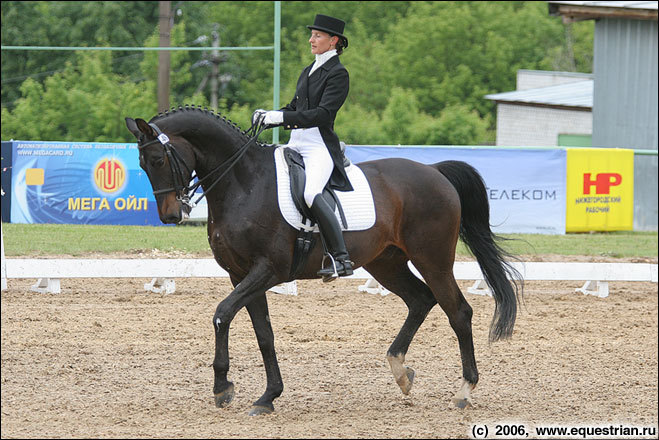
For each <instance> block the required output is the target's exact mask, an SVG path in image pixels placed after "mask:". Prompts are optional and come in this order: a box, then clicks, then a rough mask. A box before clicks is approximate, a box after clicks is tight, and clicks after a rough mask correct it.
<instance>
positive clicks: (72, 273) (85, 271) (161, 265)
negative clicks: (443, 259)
mask: <svg viewBox="0 0 659 440" xmlns="http://www.w3.org/2000/svg"><path fill="white" fill-rule="evenodd" d="M411 267H412V269H413V271H414V272H415V273H416V275H417V276H419V274H418V272H416V269H415V268H414V267H413V266H411ZM515 267H516V268H517V269H518V270H519V271H520V273H521V274H522V276H523V277H524V279H525V280H527V281H531V280H563V281H581V282H585V283H584V284H583V285H582V286H581V287H579V288H576V289H575V291H577V292H582V293H584V294H590V295H596V296H599V297H602V298H604V297H607V296H608V295H609V286H608V283H609V281H651V282H655V283H656V282H657V265H656V264H647V263H549V262H526V263H515ZM453 271H454V274H455V278H456V279H458V280H474V284H473V286H472V287H470V288H469V289H467V290H468V292H469V293H473V294H486V295H487V294H490V293H489V290H488V288H487V285H486V284H485V282H484V281H483V275H482V273H481V271H480V268H479V267H478V264H477V263H476V262H456V263H455V265H454V266H453ZM215 277H228V274H227V272H226V271H224V270H223V269H222V268H221V267H220V266H218V265H217V263H216V262H215V260H213V259H212V258H208V259H187V258H172V259H77V258H72V259H24V258H9V259H7V258H3V259H2V289H3V290H4V289H5V288H6V285H7V279H14V278H36V279H37V280H38V281H37V282H36V284H34V285H33V286H32V290H34V291H36V292H41V293H60V292H61V288H60V280H61V279H62V278H147V279H149V278H150V279H151V282H149V283H145V284H144V288H145V289H146V290H147V291H152V292H157V293H164V294H170V293H174V292H175V290H176V283H175V279H176V278H215ZM419 277H420V276H419ZM348 278H353V279H364V280H366V281H365V283H364V284H363V285H361V286H359V290H360V291H363V292H368V293H375V294H381V295H386V294H388V293H390V292H389V291H387V290H386V289H385V288H383V287H382V286H381V285H380V284H379V283H377V281H375V280H374V279H373V277H372V276H371V275H370V274H369V273H368V272H367V271H366V270H364V269H363V268H359V269H357V270H356V271H355V273H354V275H352V276H350V277H348ZM420 278H421V277H420ZM272 290H273V291H275V292H277V293H285V294H291V295H297V284H296V283H295V281H292V282H290V283H284V284H281V285H279V286H276V287H274V288H273V289H272Z"/></svg>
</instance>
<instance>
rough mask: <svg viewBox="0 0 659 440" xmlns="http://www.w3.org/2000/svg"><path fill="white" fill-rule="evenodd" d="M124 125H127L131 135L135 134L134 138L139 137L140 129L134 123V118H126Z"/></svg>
mask: <svg viewBox="0 0 659 440" xmlns="http://www.w3.org/2000/svg"><path fill="white" fill-rule="evenodd" d="M126 127H128V131H130V132H131V133H133V136H135V138H136V139H139V138H140V130H139V129H138V128H137V124H136V123H135V119H133V118H126Z"/></svg>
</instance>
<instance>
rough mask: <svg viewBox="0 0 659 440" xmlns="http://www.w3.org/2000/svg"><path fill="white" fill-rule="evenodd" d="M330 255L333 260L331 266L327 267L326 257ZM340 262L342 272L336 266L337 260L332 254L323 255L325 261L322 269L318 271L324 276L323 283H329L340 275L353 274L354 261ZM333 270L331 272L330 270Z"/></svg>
mask: <svg viewBox="0 0 659 440" xmlns="http://www.w3.org/2000/svg"><path fill="white" fill-rule="evenodd" d="M327 257H329V259H330V261H331V262H332V265H331V266H328V267H325V258H327ZM339 263H341V266H342V268H341V273H339V271H338V269H337V268H336V260H335V259H334V257H333V256H332V254H329V253H327V254H325V255H323V262H322V264H321V267H322V269H320V270H319V271H318V273H317V275H319V276H322V277H323V283H329V282H331V281H334V280H335V279H337V278H338V277H340V276H342V277H345V276H350V275H352V274H353V271H352V261H350V260H339ZM330 270H331V271H332V272H331V273H330V272H329V271H330Z"/></svg>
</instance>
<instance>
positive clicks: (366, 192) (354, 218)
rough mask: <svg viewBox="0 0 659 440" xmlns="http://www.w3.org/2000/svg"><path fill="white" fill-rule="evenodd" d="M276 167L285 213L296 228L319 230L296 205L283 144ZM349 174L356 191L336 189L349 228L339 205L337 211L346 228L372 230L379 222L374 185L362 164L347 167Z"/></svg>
mask: <svg viewBox="0 0 659 440" xmlns="http://www.w3.org/2000/svg"><path fill="white" fill-rule="evenodd" d="M275 168H276V169H277V198H278V200H279V210H280V211H281V215H282V216H283V217H284V219H286V222H288V224H289V225H291V226H293V227H294V228H295V229H305V230H313V231H314V232H318V226H314V227H313V228H311V227H310V226H309V221H308V220H307V223H306V224H304V223H302V214H300V211H298V209H297V208H296V207H295V203H294V202H293V197H292V196H291V181H290V177H289V174H288V165H287V164H286V159H284V148H283V147H277V148H276V149H275ZM346 174H347V175H348V179H349V180H350V183H351V184H352V187H353V188H354V189H355V190H354V191H336V195H337V196H338V198H339V200H340V201H341V206H343V212H344V214H345V216H346V220H347V222H348V229H343V225H342V224H341V216H340V214H339V210H338V207H337V208H336V209H335V210H334V213H335V214H336V218H337V219H338V220H339V224H340V225H341V228H342V229H343V230H344V231H362V230H364V229H368V228H370V227H371V226H373V225H374V224H375V203H374V202H373V194H372V193H371V187H370V186H369V184H368V180H366V176H364V172H363V171H362V170H361V169H360V168H359V167H358V166H356V165H352V164H351V165H350V166H349V167H348V168H346Z"/></svg>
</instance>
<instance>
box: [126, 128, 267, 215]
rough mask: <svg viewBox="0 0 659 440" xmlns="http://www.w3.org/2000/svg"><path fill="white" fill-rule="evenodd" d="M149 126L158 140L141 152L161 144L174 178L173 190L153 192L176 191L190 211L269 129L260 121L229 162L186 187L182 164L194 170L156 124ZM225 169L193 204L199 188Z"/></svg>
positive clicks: (141, 146) (249, 131) (146, 144)
mask: <svg viewBox="0 0 659 440" xmlns="http://www.w3.org/2000/svg"><path fill="white" fill-rule="evenodd" d="M149 125H150V126H151V128H153V129H154V130H155V132H156V134H157V137H156V139H154V140H152V141H149V142H147V143H145V144H143V145H138V149H140V150H141V149H142V148H145V147H147V146H149V145H153V144H155V143H158V142H160V144H161V145H162V146H163V148H164V150H165V154H166V155H167V159H168V160H169V167H170V169H171V172H172V177H173V178H174V187H173V188H165V189H159V190H156V191H153V194H154V195H157V194H162V193H166V192H170V191H176V199H177V200H179V201H180V202H181V203H183V204H185V205H187V206H188V207H190V209H192V208H194V207H195V206H196V205H197V203H199V201H200V200H201V199H203V198H204V197H206V194H207V193H208V192H210V190H212V189H213V188H214V187H215V185H217V184H218V183H219V182H220V180H222V178H223V177H224V176H225V175H226V174H227V173H228V172H229V171H230V170H231V168H233V167H234V166H235V165H236V163H238V161H239V160H240V159H241V158H242V157H243V156H244V155H245V153H246V152H247V149H248V148H249V147H250V145H252V144H253V143H255V141H256V139H258V137H259V135H260V134H261V133H262V132H263V130H265V129H266V128H268V126H267V125H265V124H262V123H261V122H260V121H258V122H257V123H254V124H252V126H251V127H250V128H249V130H247V131H246V132H245V134H247V135H248V136H251V137H250V138H249V140H248V141H247V142H246V143H245V144H243V145H242V146H241V147H240V148H239V149H238V150H236V152H235V153H233V154H232V155H231V157H229V158H228V159H227V160H225V161H224V162H222V163H221V164H220V165H218V166H217V167H215V168H214V169H213V170H211V171H210V172H209V173H208V174H207V175H206V177H204V178H202V179H197V182H195V183H193V184H192V185H188V186H185V185H184V184H183V178H182V175H183V173H182V172H181V163H183V166H185V168H186V170H187V171H189V172H191V171H192V170H191V169H190V167H188V165H187V164H186V163H185V161H184V160H183V158H182V157H181V155H180V154H179V153H178V152H177V151H176V149H175V148H174V146H173V145H172V144H171V143H170V142H169V137H168V136H167V135H166V134H165V133H163V132H162V131H161V130H160V128H158V126H157V125H156V124H155V123H153V122H150V123H149ZM223 167H227V168H226V169H225V170H224V172H222V174H220V176H219V177H217V178H216V179H215V180H214V181H213V183H211V185H210V186H209V187H208V189H207V190H205V191H204V192H203V193H202V194H201V195H200V196H199V197H198V198H197V200H195V201H193V202H191V201H190V199H191V198H192V196H193V195H194V193H195V191H197V188H199V187H200V186H201V184H202V183H203V182H204V181H207V180H209V177H211V176H212V175H213V174H214V173H216V172H217V171H219V170H220V169H222V168H223ZM195 177H197V176H191V178H190V180H192V179H194V178H195ZM209 181H210V180H209Z"/></svg>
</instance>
